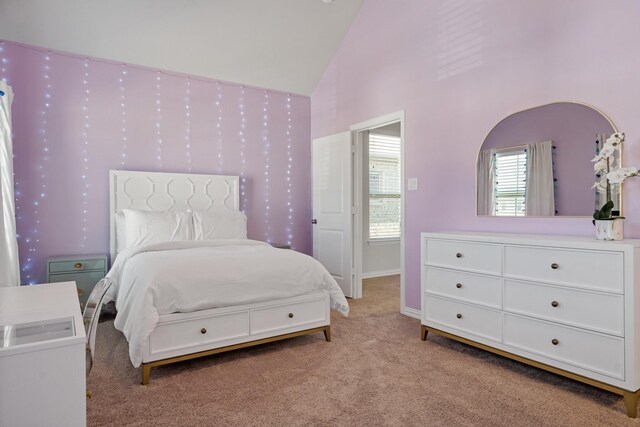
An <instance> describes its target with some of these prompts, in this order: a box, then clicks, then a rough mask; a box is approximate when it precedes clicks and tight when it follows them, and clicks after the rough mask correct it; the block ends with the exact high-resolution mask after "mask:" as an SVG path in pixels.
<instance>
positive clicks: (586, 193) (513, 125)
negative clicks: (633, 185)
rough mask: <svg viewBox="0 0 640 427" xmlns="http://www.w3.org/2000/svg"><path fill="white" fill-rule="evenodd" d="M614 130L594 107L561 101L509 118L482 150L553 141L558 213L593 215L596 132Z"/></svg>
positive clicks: (492, 133) (502, 122)
mask: <svg viewBox="0 0 640 427" xmlns="http://www.w3.org/2000/svg"><path fill="white" fill-rule="evenodd" d="M613 131H614V129H613V128H612V127H611V124H610V123H609V122H608V121H607V119H606V118H605V117H603V116H602V114H600V113H599V112H598V111H596V110H594V109H593V108H590V107H587V106H585V105H581V104H573V103H568V102H561V103H556V104H551V105H545V106H542V107H538V108H532V109H530V110H527V111H521V112H518V113H516V114H513V115H511V116H509V117H507V118H505V119H504V120H502V121H501V122H500V123H498V124H497V125H496V127H494V128H493V129H492V130H491V132H490V133H489V135H488V136H487V138H486V139H485V141H484V143H483V144H482V149H489V148H505V147H510V146H514V145H519V144H528V143H532V142H539V141H553V145H554V147H556V148H555V150H554V154H555V177H556V179H557V181H556V211H557V212H558V213H557V214H558V215H574V216H579V215H587V216H591V215H592V214H593V210H594V208H595V190H592V189H591V186H592V185H593V183H594V180H595V176H594V174H593V163H591V159H592V158H593V156H594V155H595V149H596V148H595V140H596V135H597V134H600V133H603V134H606V135H609V134H611V133H612V132H613Z"/></svg>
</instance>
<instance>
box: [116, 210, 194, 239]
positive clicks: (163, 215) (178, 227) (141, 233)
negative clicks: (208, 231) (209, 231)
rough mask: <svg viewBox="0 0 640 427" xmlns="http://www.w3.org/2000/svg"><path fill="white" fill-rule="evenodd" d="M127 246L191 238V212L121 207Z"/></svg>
mask: <svg viewBox="0 0 640 427" xmlns="http://www.w3.org/2000/svg"><path fill="white" fill-rule="evenodd" d="M122 212H123V213H124V223H125V235H126V237H125V242H126V245H127V247H130V246H139V245H148V244H151V243H162V242H172V241H175V240H191V239H193V219H192V216H191V212H160V211H158V212H152V211H139V210H134V209H123V210H122Z"/></svg>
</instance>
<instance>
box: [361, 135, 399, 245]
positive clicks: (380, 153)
mask: <svg viewBox="0 0 640 427" xmlns="http://www.w3.org/2000/svg"><path fill="white" fill-rule="evenodd" d="M401 186H402V182H401V180H400V138H399V137H397V136H387V135H381V134H373V133H370V134H369V239H371V240H376V239H399V238H400V202H401V198H400V196H401V188H402V187H401Z"/></svg>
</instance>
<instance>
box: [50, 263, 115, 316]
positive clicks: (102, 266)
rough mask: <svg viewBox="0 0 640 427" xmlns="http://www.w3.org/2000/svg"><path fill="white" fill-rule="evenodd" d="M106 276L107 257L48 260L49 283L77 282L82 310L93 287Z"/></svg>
mask: <svg viewBox="0 0 640 427" xmlns="http://www.w3.org/2000/svg"><path fill="white" fill-rule="evenodd" d="M106 275H107V256H106V255H76V256H63V257H52V258H49V259H48V260H47V279H48V281H49V282H50V283H53V282H76V286H77V287H78V298H79V299H80V307H81V309H82V310H84V304H85V303H86V302H87V298H89V294H90V293H91V291H92V290H93V287H94V286H95V285H96V283H98V282H99V281H100V280H101V279H102V278H103V277H104V276H106Z"/></svg>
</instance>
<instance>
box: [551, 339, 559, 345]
mask: <svg viewBox="0 0 640 427" xmlns="http://www.w3.org/2000/svg"><path fill="white" fill-rule="evenodd" d="M559 343H560V341H558V340H557V339H555V338H554V339H552V340H551V344H553V345H558V344H559Z"/></svg>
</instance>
